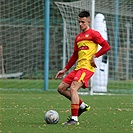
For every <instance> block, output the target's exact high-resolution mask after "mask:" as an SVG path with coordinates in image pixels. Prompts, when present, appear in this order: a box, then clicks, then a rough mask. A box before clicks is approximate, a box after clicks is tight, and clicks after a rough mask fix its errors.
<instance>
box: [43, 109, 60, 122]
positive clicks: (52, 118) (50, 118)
mask: <svg viewBox="0 0 133 133" xmlns="http://www.w3.org/2000/svg"><path fill="white" fill-rule="evenodd" d="M44 119H45V121H46V123H47V124H56V123H58V121H59V114H58V112H56V111H55V110H49V111H47V112H46V114H45V116H44Z"/></svg>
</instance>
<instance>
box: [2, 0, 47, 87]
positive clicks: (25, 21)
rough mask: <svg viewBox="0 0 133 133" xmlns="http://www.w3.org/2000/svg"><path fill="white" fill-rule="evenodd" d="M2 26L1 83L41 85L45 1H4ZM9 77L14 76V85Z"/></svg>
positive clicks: (29, 85)
mask: <svg viewBox="0 0 133 133" xmlns="http://www.w3.org/2000/svg"><path fill="white" fill-rule="evenodd" d="M0 30H1V32H0V63H1V65H0V67H1V68H0V78H2V79H4V80H3V81H2V86H1V87H2V88H12V86H14V87H13V88H16V89H18V88H32V89H34V88H36V89H37V88H40V86H39V84H41V83H39V82H38V79H42V78H43V75H44V74H43V69H44V67H43V66H44V57H43V56H44V2H43V1H42V0H36V1H35V0H33V1H31V0H24V1H16V0H10V1H3V0H2V1H0ZM16 78H18V79H25V80H27V82H23V83H22V82H20V80H17V79H16ZM8 79H12V80H10V82H12V84H10V86H8ZM13 79H16V80H14V81H13ZM30 79H34V81H33V82H32V81H31V80H30ZM41 88H43V87H41Z"/></svg>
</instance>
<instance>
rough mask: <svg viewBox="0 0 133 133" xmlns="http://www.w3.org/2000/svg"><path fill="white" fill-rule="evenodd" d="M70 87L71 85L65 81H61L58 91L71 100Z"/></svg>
mask: <svg viewBox="0 0 133 133" xmlns="http://www.w3.org/2000/svg"><path fill="white" fill-rule="evenodd" d="M69 87H70V85H68V84H66V83H65V82H61V83H60V84H59V86H58V92H59V93H60V94H61V95H63V96H65V97H66V98H68V99H69V100H71V94H70V90H68V88H69Z"/></svg>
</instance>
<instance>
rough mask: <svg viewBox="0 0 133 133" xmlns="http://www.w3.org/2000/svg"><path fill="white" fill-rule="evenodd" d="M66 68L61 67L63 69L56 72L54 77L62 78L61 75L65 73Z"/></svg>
mask: <svg viewBox="0 0 133 133" xmlns="http://www.w3.org/2000/svg"><path fill="white" fill-rule="evenodd" d="M66 71H67V70H66V69H63V70H60V71H59V72H58V73H57V74H56V76H55V78H62V76H63V75H64V74H65V73H66Z"/></svg>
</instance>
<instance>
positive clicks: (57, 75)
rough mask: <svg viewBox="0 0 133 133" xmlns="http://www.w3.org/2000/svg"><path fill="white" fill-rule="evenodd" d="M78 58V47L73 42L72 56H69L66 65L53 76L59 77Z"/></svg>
mask: <svg viewBox="0 0 133 133" xmlns="http://www.w3.org/2000/svg"><path fill="white" fill-rule="evenodd" d="M77 59H78V47H77V44H76V43H75V44H74V52H73V54H72V56H71V57H70V59H69V61H68V63H67V64H66V66H65V67H64V69H62V70H60V71H59V72H58V73H57V74H56V76H55V78H61V77H62V76H63V75H64V74H65V73H66V72H67V71H68V70H69V69H70V68H71V67H72V66H73V65H74V64H75V62H76V61H77Z"/></svg>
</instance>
